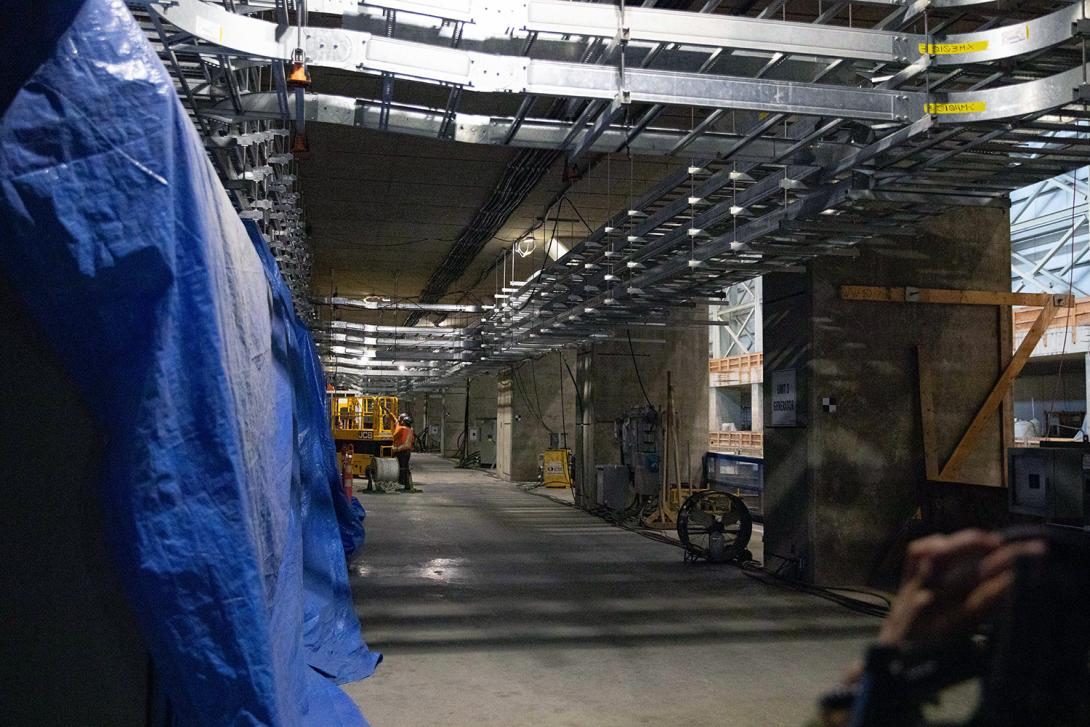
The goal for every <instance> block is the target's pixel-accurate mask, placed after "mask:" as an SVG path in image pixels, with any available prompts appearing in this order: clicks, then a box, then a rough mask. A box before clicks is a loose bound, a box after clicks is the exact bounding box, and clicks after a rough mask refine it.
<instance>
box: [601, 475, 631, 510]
mask: <svg viewBox="0 0 1090 727" xmlns="http://www.w3.org/2000/svg"><path fill="white" fill-rule="evenodd" d="M594 469H595V475H596V489H595V497H594V501H595V502H596V503H597V504H598V506H599V507H605V508H608V509H610V510H614V511H618V512H619V511H621V510H624V509H625V507H627V506H628V468H627V467H625V466H624V465H623V464H600V465H598V466H596V467H595V468H594Z"/></svg>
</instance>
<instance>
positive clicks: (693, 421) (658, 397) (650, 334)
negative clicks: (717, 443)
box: [575, 306, 709, 484]
mask: <svg viewBox="0 0 1090 727" xmlns="http://www.w3.org/2000/svg"><path fill="white" fill-rule="evenodd" d="M707 316H708V310H707V307H706V306H698V307H696V308H694V309H685V310H678V311H675V312H674V313H673V314H672V317H671V321H672V324H671V325H669V326H667V327H666V328H654V327H644V328H635V327H634V328H633V329H632V338H633V339H634V340H636V341H639V340H641V339H665V342H664V343H634V344H633V346H632V350H630V349H629V345H628V342H627V340H626V339H624V338H623V337H622V338H621V339H620V340H611V341H605V342H602V343H594V344H592V345H590V346H587V347H585V348H584V349H583V350H581V351H580V353H579V358H578V372H579V374H578V377H579V383H580V393H581V399H580V402H581V405H582V408H583V411H582V412H581V417H580V425H581V426H580V434H581V436H580V437H579V439H578V442H577V444H576V447H575V457H576V477H577V479H578V480H579V481H580V482H587V483H591V484H592V483H593V477H594V466H595V465H599V464H617V463H619V462H620V454H619V450H618V445H617V442H616V440H615V438H614V436H613V430H614V421H615V420H616V419H619V418H621V417H623V416H624V415H625V413H626V412H627V411H628V410H629V409H632V408H634V407H639V406H645V405H646V399H645V397H644V393H643V391H642V390H641V388H640V384H639V379H640V378H642V380H643V387H644V389H646V391H647V398H648V399H650V400H651V403H652V404H653V405H654V406H655V407H656V408H659V409H660V410H661V409H662V408H664V407H665V405H666V378H667V377H666V374H667V372H670V374H671V377H672V385H673V389H674V408H675V410H676V412H677V417H678V430H679V437H678V442H679V446H678V449H677V452H678V459H679V462H680V469H681V471H682V479H686V478H688V479H690V480H692V481H696V480H697V479H698V478H699V473H700V460H701V457H702V455H703V454H704V452H705V451H707V448H708V398H709V397H708V393H709V389H708V327H707V326H691V325H685V321H695V320H699V321H705V320H707ZM622 336H623V332H622ZM633 353H634V355H633ZM637 366H638V369H639V377H637V375H636V367H637ZM671 457H673V453H672V452H671ZM671 469H673V468H672V467H671ZM671 479H674V478H673V476H671Z"/></svg>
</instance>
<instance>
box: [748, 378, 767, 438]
mask: <svg viewBox="0 0 1090 727" xmlns="http://www.w3.org/2000/svg"><path fill="white" fill-rule="evenodd" d="M763 388H764V384H750V385H749V405H750V409H751V411H752V412H753V424H752V425H751V426H750V430H751V431H754V432H759V431H761V430H763V429H764V397H763Z"/></svg>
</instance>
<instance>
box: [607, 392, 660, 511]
mask: <svg viewBox="0 0 1090 727" xmlns="http://www.w3.org/2000/svg"><path fill="white" fill-rule="evenodd" d="M617 439H618V440H619V441H620V444H621V455H622V457H623V461H624V463H625V464H626V465H628V467H629V468H631V470H632V486H633V488H634V489H635V491H636V494H637V495H641V496H649V495H656V494H658V492H659V490H660V488H661V482H662V475H661V473H660V465H661V463H662V427H661V426H660V419H659V414H658V412H657V411H655V410H654V409H652V408H650V407H638V408H636V409H632V410H631V411H629V412H628V413H627V414H626V415H625V417H624V418H623V419H621V420H619V421H618V422H617Z"/></svg>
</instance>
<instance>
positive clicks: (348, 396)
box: [329, 391, 398, 477]
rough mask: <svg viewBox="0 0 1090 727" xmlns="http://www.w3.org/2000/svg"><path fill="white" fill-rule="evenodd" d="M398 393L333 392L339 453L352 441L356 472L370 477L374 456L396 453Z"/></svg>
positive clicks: (331, 402)
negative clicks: (378, 394)
mask: <svg viewBox="0 0 1090 727" xmlns="http://www.w3.org/2000/svg"><path fill="white" fill-rule="evenodd" d="M397 414H398V402H397V397H396V396H372V395H368V394H360V393H357V392H350V391H331V392H329V418H330V427H331V428H332V430H333V439H334V441H336V443H337V456H338V457H341V456H343V453H344V451H345V449H346V447H347V446H348V445H352V450H353V456H352V474H353V475H355V476H356V477H366V476H367V469H368V468H369V467H370V466H371V460H372V459H374V458H375V457H392V456H393V438H394V427H396V426H397Z"/></svg>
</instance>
